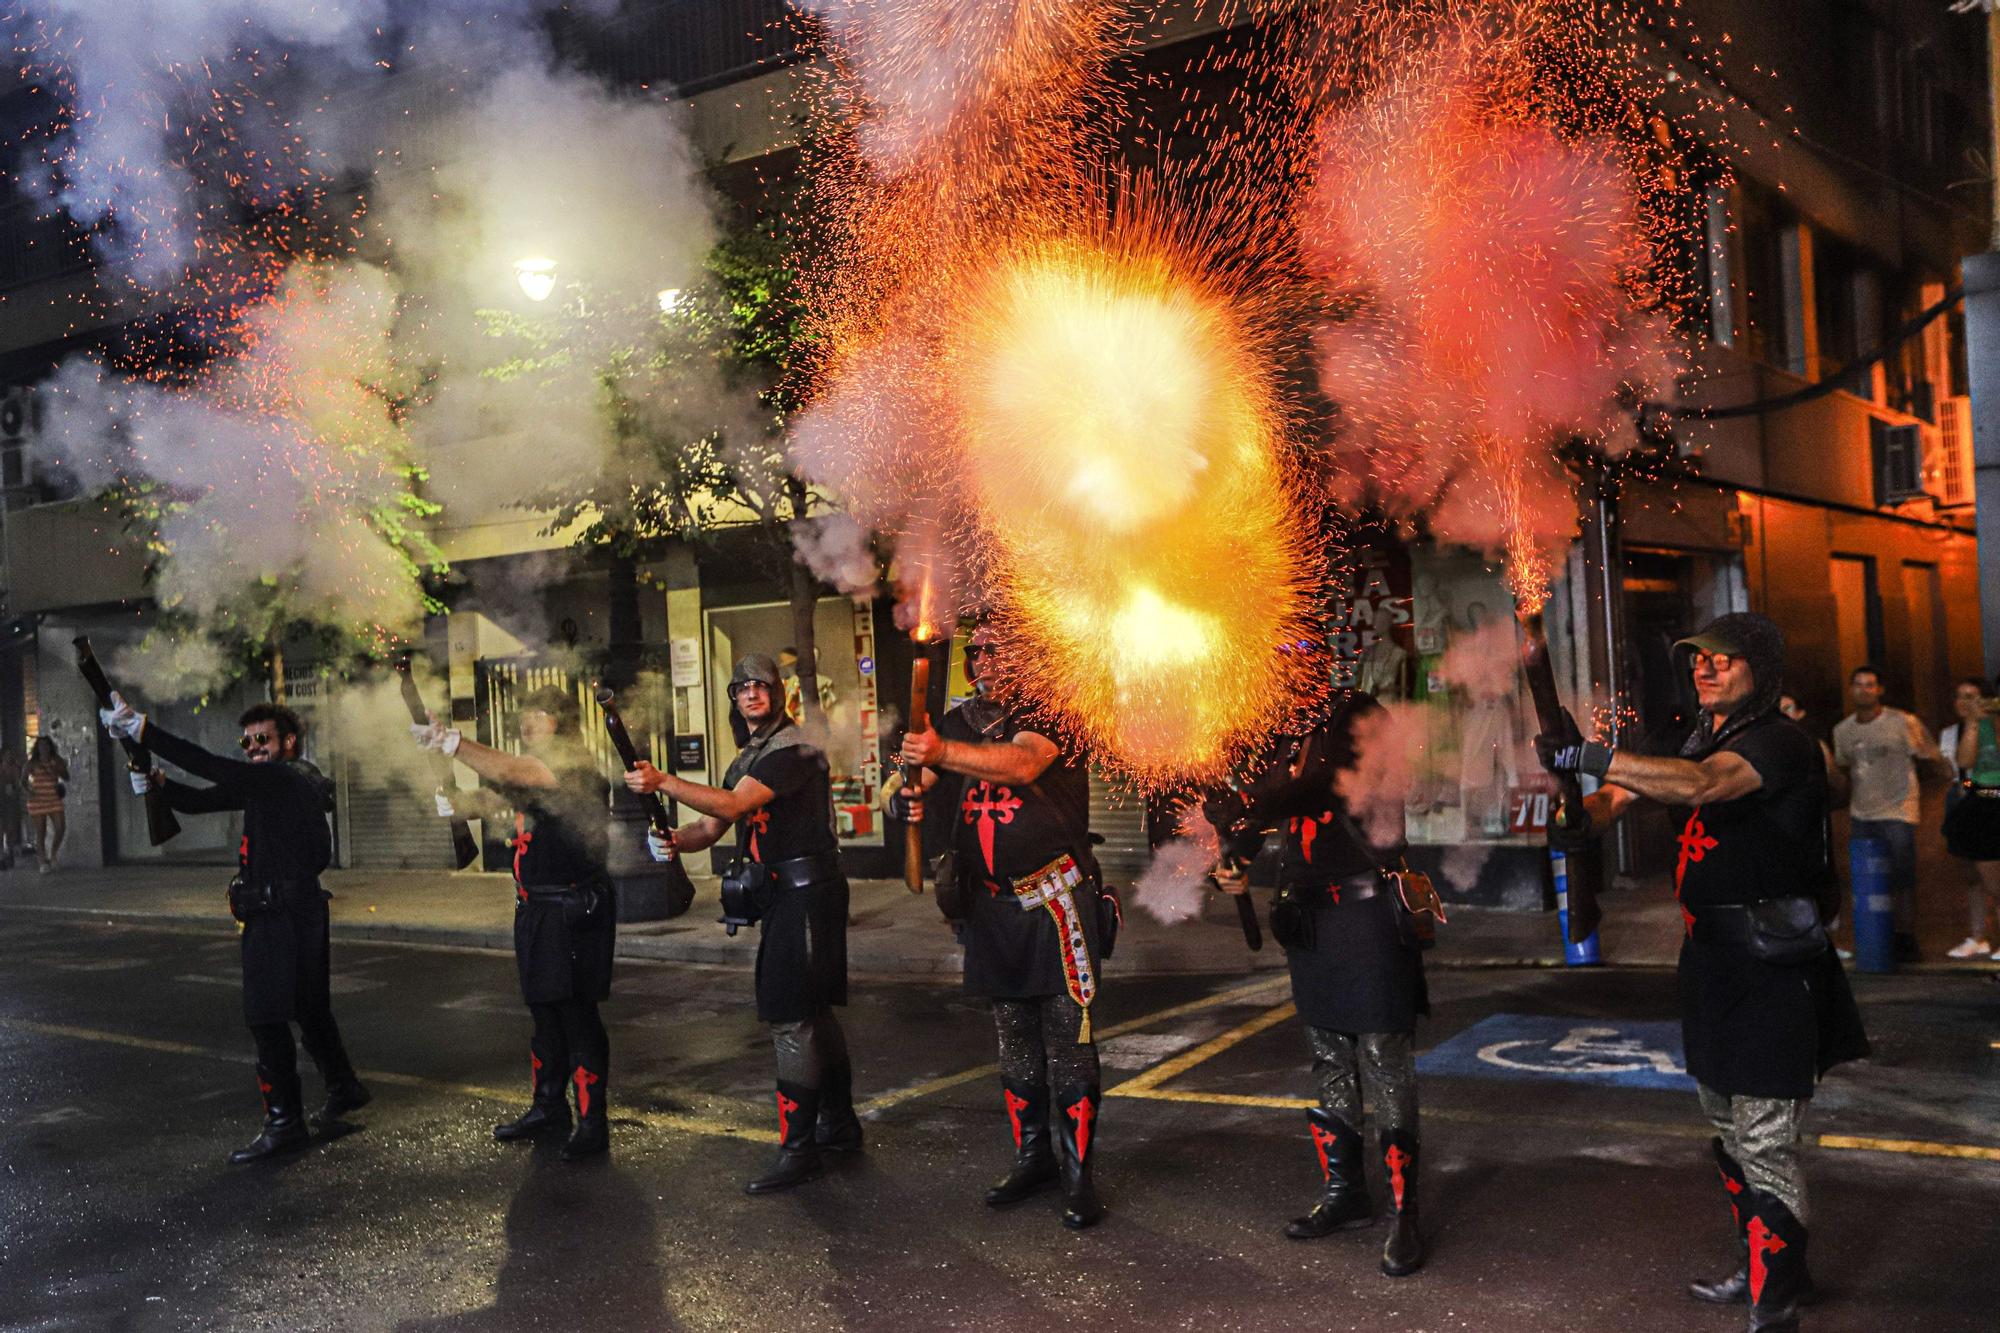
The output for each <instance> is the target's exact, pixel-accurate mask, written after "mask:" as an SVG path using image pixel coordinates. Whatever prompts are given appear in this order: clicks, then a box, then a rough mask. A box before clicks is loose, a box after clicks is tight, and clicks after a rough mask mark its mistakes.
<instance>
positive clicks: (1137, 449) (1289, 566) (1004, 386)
mask: <svg viewBox="0 0 2000 1333" xmlns="http://www.w3.org/2000/svg"><path fill="white" fill-rule="evenodd" d="M1238 308H1239V307H1238V304H1237V303H1236V302H1234V301H1232V300H1231V298H1230V295H1229V294H1228V293H1227V292H1225V291H1223V290H1220V289H1218V288H1216V287H1214V286H1212V285H1210V284H1208V283H1205V282H1204V281H1203V280H1202V279H1201V278H1200V277H1198V276H1196V275H1195V274H1194V273H1191V272H1190V271H1188V261H1187V260H1186V259H1185V258H1184V257H1183V256H1181V255H1178V254H1176V253H1175V252H1174V251H1173V250H1172V248H1171V247H1170V246H1169V245H1168V244H1167V242H1166V240H1165V238H1164V237H1162V236H1160V235H1159V234H1157V233H1156V232H1154V231H1153V230H1151V229H1150V228H1148V227H1147V226H1146V225H1144V224H1143V223H1142V222H1135V223H1131V224H1128V225H1126V226H1124V227H1120V228H1115V229H1114V230H1113V232H1112V234H1111V235H1110V236H1109V237H1108V238H1107V239H1106V240H1105V241H1103V242H1099V243H1090V242H1079V243H1070V244H1045V245H1040V246H1036V247H1033V248H1030V249H1028V250H1025V251H1023V252H1020V253H1017V254H1012V255H1008V256H1004V257H1002V258H1001V259H999V260H998V261H996V262H995V263H994V265H993V266H992V267H991V268H990V269H988V270H987V271H986V272H984V273H983V274H980V275H978V276H977V277H976V278H974V279H973V281H972V284H971V287H970V290H969V293H968V296H967V298H966V300H965V303H964V306H963V308H962V310H961V311H960V314H959V319H958V321H957V323H956V325H955V326H954V327H953V329H952V331H951V337H950V340H949V341H950V346H951V348H952V358H953V364H952V372H953V373H952V387H951V399H950V400H951V402H952V405H953V407H954V408H955V410H956V413H957V420H956V425H957V427H958V430H957V434H958V436H959V438H960V439H961V440H962V441H963V448H964V450H965V458H966V463H967V469H966V471H967V475H968V479H969V481H970V483H971V484H970V487H969V495H970V498H972V499H973V500H974V502H975V504H976V506H977V510H978V513H979V514H980V516H981V526H982V534H983V536H984V537H985V538H986V539H987V540H988V541H990V542H991V544H992V546H993V548H994V550H995V552H996V553H995V554H994V555H993V556H992V558H991V564H990V566H989V584H990V587H989V595H990V597H991V600H992V603H993V605H994V608H995V609H996V610H997V611H998V612H999V614H1000V616H1001V618H1002V620H1003V621H1005V622H1006V624H1007V626H1008V629H1009V631H1010V633H1009V635H1007V636H1006V637H1007V638H1008V639H1010V640H1011V641H1014V642H1016V643H1018V644H1019V645H1020V647H1019V650H1018V651H1017V652H1016V653H1014V654H1013V657H1014V660H1013V662H1012V664H1011V665H1012V671H1013V673H1014V674H1015V675H1016V677H1017V678H1018V679H1020V680H1022V681H1023V682H1025V683H1026V684H1027V686H1028V692H1029V694H1030V695H1031V696H1032V697H1033V698H1034V699H1036V700H1037V701H1038V702H1039V703H1041V704H1042V705H1043V707H1044V708H1046V709H1047V710H1049V711H1050V712H1052V713H1053V714H1055V716H1056V717H1057V718H1058V719H1059V720H1060V721H1061V722H1062V723H1064V724H1066V725H1067V726H1068V727H1069V728H1070V729H1071V730H1073V731H1074V732H1075V733H1077V734H1078V735H1080V736H1081V737H1083V738H1084V739H1085V740H1087V741H1088V742H1089V743H1090V744H1091V746H1092V748H1093V749H1094V750H1095V751H1096V752H1097V753H1098V754H1100V755H1102V756H1104V757H1106V758H1107V759H1109V760H1110V761H1111V762H1113V763H1114V764H1116V765H1117V766H1119V767H1121V768H1123V769H1124V770H1126V771H1127V772H1129V773H1131V774H1132V775H1133V776H1135V777H1137V778H1139V779H1140V780H1141V781H1144V782H1161V781H1170V780H1173V779H1176V778H1181V777H1192V776H1197V775H1202V774H1205V773H1207V772H1211V771H1212V770H1213V766H1214V765H1216V764H1218V763H1220V762H1222V761H1225V760H1226V759H1227V758H1229V757H1230V755H1231V752H1232V751H1233V749H1234V748H1235V747H1236V745H1237V744H1238V743H1240V741H1241V740H1242V738H1244V737H1246V736H1254V735H1257V734H1260V733H1261V732H1262V731H1264V730H1266V729H1268V728H1269V727H1270V726H1272V725H1274V724H1275V722H1276V721H1277V715H1278V712H1279V711H1280V710H1281V709H1282V707H1283V706H1284V705H1285V702H1286V701H1285V700H1284V699H1283V698H1282V697H1281V693H1280V692H1279V691H1278V690H1276V689H1274V688H1273V687H1274V686H1275V685H1276V684H1277V683H1278V680H1277V675H1278V671H1279V663H1281V662H1282V661H1283V660H1284V659H1283V658H1282V656H1281V655H1280V653H1279V647H1280V645H1281V644H1286V643H1290V642H1292V641H1294V640H1296V639H1297V638H1299V637H1300V636H1301V635H1302V634H1303V633H1305V632H1306V628H1307V627H1306V624H1305V611H1306V595H1305V594H1306V588H1305V587H1304V584H1305V582H1306V580H1305V579H1304V578H1303V577H1302V575H1301V572H1300V571H1301V570H1303V569H1304V568H1305V567H1306V565H1305V555H1306V539H1305V534H1304V530H1303V523H1302V521H1301V518H1300V515H1299V513H1298V511H1297V509H1296V508H1295V503H1296V502H1295V499H1294V497H1295V496H1296V495H1297V494H1298V493H1299V488H1298V487H1297V485H1296V484H1295V479H1294V478H1291V477H1289V476H1287V474H1286V469H1285V467H1284V465H1283V463H1282V462H1281V460H1280V453H1279V450H1280V447H1281V445H1282V442H1283V424H1284V423H1283V418H1282V413H1281V411H1280V408H1279V404H1278V402H1277V401H1276V398H1275V394H1274V391H1273V389H1272V387H1271V385H1272V382H1273V378H1274V377H1273V374H1272V371H1271V367H1270V366H1269V365H1268V363H1267V362H1266V361H1265V359H1264V357H1263V356H1262V355H1261V354H1260V350H1259V348H1258V346H1257V344H1256V341H1255V338H1254V336H1253V335H1252V334H1251V332H1250V331H1249V330H1247V329H1246V328H1244V327H1243V325H1242V323H1241V316H1240V315H1239V314H1238V313H1237V312H1238Z"/></svg>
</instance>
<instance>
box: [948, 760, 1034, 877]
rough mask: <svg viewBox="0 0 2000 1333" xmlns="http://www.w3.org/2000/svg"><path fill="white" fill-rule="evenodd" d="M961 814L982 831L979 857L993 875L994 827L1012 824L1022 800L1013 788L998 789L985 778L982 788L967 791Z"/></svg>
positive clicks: (966, 820) (980, 833) (988, 872)
mask: <svg viewBox="0 0 2000 1333" xmlns="http://www.w3.org/2000/svg"><path fill="white" fill-rule="evenodd" d="M958 808H959V811H960V812H961V813H962V814H963V815H964V817H965V822H966V823H968V824H975V825H977V826H978V829H979V854H980V855H981V856H984V857H985V858H986V873H987V874H989V875H990V874H992V873H993V826H994V825H995V824H1011V823H1013V822H1014V812H1015V811H1017V810H1019V809H1020V808H1021V798H1020V797H1018V796H1016V795H1015V794H1014V789H1013V788H1012V787H996V786H994V785H993V784H992V783H990V782H987V781H985V780H984V779H981V780H980V782H979V785H978V786H968V787H966V789H965V800H964V801H963V802H961V803H960V804H959V807H958Z"/></svg>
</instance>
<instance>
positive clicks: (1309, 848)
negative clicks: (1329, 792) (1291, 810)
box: [1292, 810, 1333, 865]
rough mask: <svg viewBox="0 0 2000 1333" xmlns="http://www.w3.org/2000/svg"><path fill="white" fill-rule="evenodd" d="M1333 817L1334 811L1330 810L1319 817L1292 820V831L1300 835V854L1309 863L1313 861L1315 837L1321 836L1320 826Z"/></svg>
mask: <svg viewBox="0 0 2000 1333" xmlns="http://www.w3.org/2000/svg"><path fill="white" fill-rule="evenodd" d="M1332 818H1333V811H1331V810H1329V811H1327V812H1326V813H1325V814H1324V815H1322V816H1321V817H1320V818H1318V819H1300V818H1295V819H1293V820H1292V832H1294V833H1296V834H1298V835H1299V855H1300V856H1303V857H1305V859H1306V864H1307V865H1311V864H1312V863H1313V839H1314V838H1317V837H1318V836H1319V826H1320V825H1321V824H1324V823H1326V822H1327V821H1328V820H1330V819H1332Z"/></svg>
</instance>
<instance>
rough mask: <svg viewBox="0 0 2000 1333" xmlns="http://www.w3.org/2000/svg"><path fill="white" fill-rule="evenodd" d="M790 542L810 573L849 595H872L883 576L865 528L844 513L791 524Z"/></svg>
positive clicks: (823, 515) (822, 515) (819, 516)
mask: <svg viewBox="0 0 2000 1333" xmlns="http://www.w3.org/2000/svg"><path fill="white" fill-rule="evenodd" d="M792 545H793V547H794V548H795V550H796V552H797V555H798V559H799V560H800V561H801V562H802V563H803V564H804V565H805V567H806V568H807V569H810V570H811V571H812V572H813V577H814V578H816V579H818V580H819V581H820V582H822V583H825V584H827V585H828V586H829V587H832V588H835V589H837V590H839V591H840V592H843V593H846V594H848V595H849V596H851V597H859V596H873V595H874V593H875V590H876V587H877V585H878V584H879V582H880V580H881V577H882V568H881V566H880V565H878V564H877V563H876V562H875V551H874V548H873V547H872V546H871V545H870V544H869V539H868V530H867V529H866V528H863V527H862V526H861V525H860V524H859V523H856V522H855V521H854V520H853V519H852V518H850V517H849V516H848V515H846V514H821V515H817V516H815V517H813V518H809V519H803V520H801V521H799V522H797V523H794V524H792Z"/></svg>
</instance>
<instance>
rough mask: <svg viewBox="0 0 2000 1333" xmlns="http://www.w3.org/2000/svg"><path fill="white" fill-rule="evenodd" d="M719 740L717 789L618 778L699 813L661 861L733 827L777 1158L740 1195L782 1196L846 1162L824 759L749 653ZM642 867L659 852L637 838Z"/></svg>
mask: <svg viewBox="0 0 2000 1333" xmlns="http://www.w3.org/2000/svg"><path fill="white" fill-rule="evenodd" d="M729 700H730V705H731V712H730V719H729V720H730V727H731V729H732V730H733V731H734V732H735V735H736V743H737V745H738V746H739V747H740V748H739V749H738V751H737V755H736V758H735V759H734V760H733V761H732V762H731V763H730V765H729V769H728V771H727V772H726V773H725V774H724V775H723V778H722V785H721V786H720V787H710V786H705V785H703V784H701V783H698V782H689V781H687V780H686V779H684V778H680V777H676V776H674V775H672V774H668V773H663V772H661V771H660V770H659V769H657V768H655V767H653V766H652V765H651V764H649V763H644V762H641V763H640V765H639V766H638V768H636V769H634V770H633V771H631V772H629V773H627V774H626V775H625V785H626V786H627V787H628V788H630V789H631V790H633V791H635V792H638V793H640V794H641V795H644V794H645V793H647V792H661V793H663V794H665V795H666V796H668V797H669V798H671V799H673V800H675V801H679V802H680V803H681V804H683V805H687V806H691V807H693V808H694V809H695V810H697V811H699V812H700V813H701V818H699V819H697V820H694V821H692V822H691V823H688V824H683V825H682V826H681V827H680V828H678V829H676V830H674V837H673V843H672V850H677V851H679V852H682V853H685V852H693V851H699V850H701V849H702V848H704V847H708V846H711V845H713V844H714V843H715V842H716V841H718V840H719V839H720V838H721V837H722V835H723V834H724V833H726V832H728V831H729V829H730V827H731V826H732V825H733V826H735V829H736V863H735V865H734V866H733V867H732V869H731V871H730V873H729V874H728V875H726V876H725V877H724V880H723V911H724V914H725V915H724V918H723V919H724V920H725V921H729V920H735V921H741V922H752V921H761V929H760V935H759V939H758V943H757V1017H758V1018H759V1019H760V1020H762V1021H763V1022H764V1023H766V1024H767V1025H769V1027H770V1029H771V1039H772V1045H773V1048H774V1051H775V1054H776V1063H777V1084H778V1087H777V1101H778V1139H779V1146H778V1157H777V1161H776V1162H774V1163H773V1164H772V1166H771V1169H770V1170H769V1171H767V1172H765V1173H764V1174H763V1175H761V1176H758V1177H757V1178H756V1179H754V1180H752V1181H750V1182H749V1183H748V1184H746V1185H745V1186H744V1190H745V1191H746V1192H747V1193H750V1194H765V1193H769V1192H771V1191H774V1190H787V1189H791V1188H793V1187H794V1186H797V1185H801V1184H804V1183H805V1182H806V1181H808V1180H811V1179H812V1178H813V1177H814V1176H817V1175H818V1174H819V1173H820V1169H821V1162H820V1153H821V1152H823V1151H824V1152H856V1151H859V1150H860V1148H861V1121H860V1120H859V1119H858V1118H857V1117H856V1116H855V1114H854V1065H853V1062H852V1060H851V1059H850V1058H849V1056H848V1052H847V1035H846V1034H845V1033H844V1032H842V1031H841V1027H840V1020H839V1019H838V1018H836V1017H835V1016H834V1013H833V1006H835V1005H844V1004H846V1003H847V877H846V876H845V875H844V874H842V873H841V869H840V855H839V846H838V843H837V841H836V839H835V837H834V833H833V793H832V789H831V786H830V784H829V782H828V778H827V764H826V756H825V755H824V754H823V753H821V752H820V750H819V749H818V748H816V747H815V746H813V745H812V744H811V743H810V742H809V741H808V740H807V739H806V737H805V733H804V732H803V731H802V730H800V728H799V727H798V725H797V724H796V723H794V722H793V721H792V720H791V719H790V718H788V717H786V716H785V712H784V702H785V695H784V683H783V679H782V677H780V676H779V674H778V664H777V663H776V662H775V661H773V660H772V659H771V658H770V657H769V656H767V655H765V654H763V653H752V654H750V655H749V656H747V657H745V658H744V659H743V660H742V661H740V662H738V663H737V664H736V670H735V672H734V673H733V674H732V675H731V676H730V679H729ZM647 845H648V847H649V848H650V849H651V851H652V854H653V856H654V858H655V859H658V860H665V859H666V858H667V856H668V854H669V851H670V848H669V845H668V844H667V843H666V842H665V840H664V839H662V838H660V836H659V835H658V834H655V833H649V834H648V835H647Z"/></svg>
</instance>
